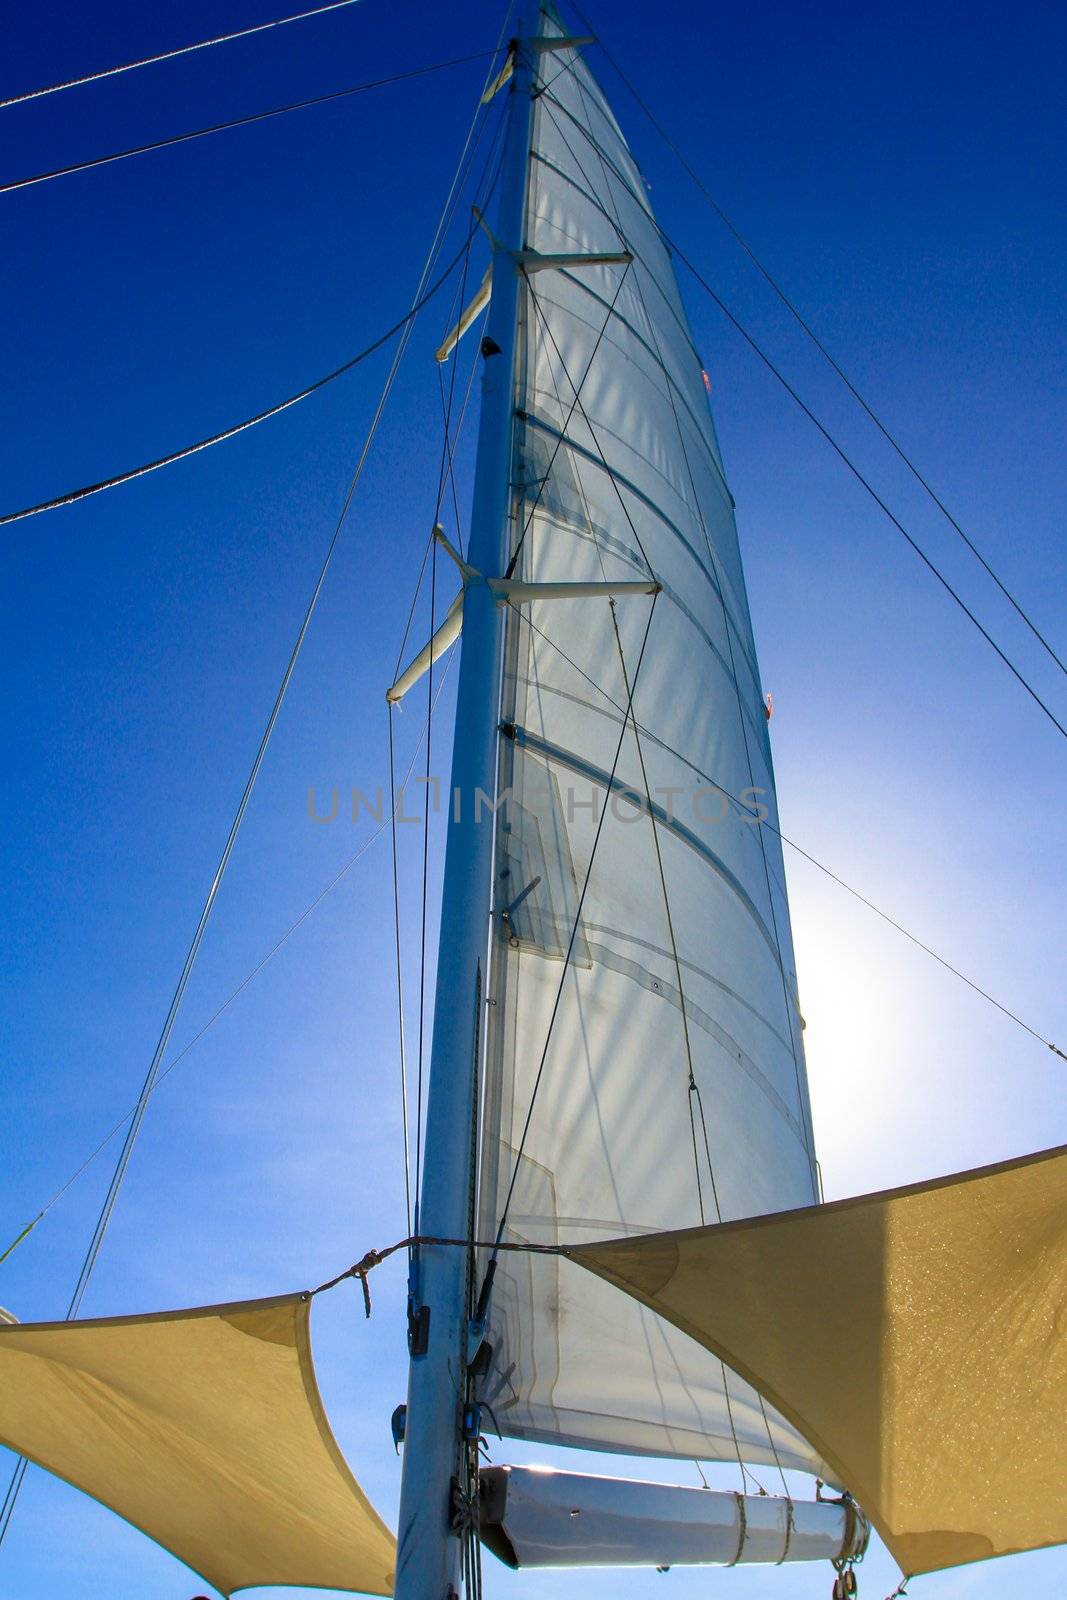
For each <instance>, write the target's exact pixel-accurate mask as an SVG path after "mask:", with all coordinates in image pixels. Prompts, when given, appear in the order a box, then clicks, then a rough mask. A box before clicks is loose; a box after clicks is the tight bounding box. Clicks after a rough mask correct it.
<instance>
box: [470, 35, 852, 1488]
mask: <svg viewBox="0 0 1067 1600" xmlns="http://www.w3.org/2000/svg"><path fill="white" fill-rule="evenodd" d="M540 31H541V34H542V35H546V34H547V35H558V34H559V32H560V29H559V25H558V23H557V22H556V21H555V20H554V18H553V17H552V16H551V15H550V14H548V15H546V14H545V13H542V18H541V24H540ZM542 67H543V81H544V82H545V84H546V85H547V87H545V88H544V90H543V92H542V93H540V94H539V95H538V96H537V98H536V100H535V112H534V123H533V127H534V134H533V141H532V149H531V152H530V165H529V180H528V201H527V204H528V211H527V244H528V247H529V250H530V251H532V252H537V253H538V254H539V255H541V256H551V257H555V258H557V259H556V262H555V263H553V264H552V265H551V266H550V267H549V265H548V263H543V264H542V263H540V262H539V261H538V260H537V257H536V256H531V257H529V258H528V259H527V262H526V273H525V276H524V281H523V285H522V290H521V309H520V330H521V339H520V356H519V363H518V367H519V371H518V375H517V393H516V406H515V424H514V462H515V479H516V489H515V495H514V501H513V507H512V538H511V549H512V575H513V576H514V577H515V578H516V579H519V580H522V581H524V582H526V581H528V582H560V581H569V582H585V581H592V582H610V583H618V582H624V581H631V582H632V581H633V580H635V579H638V578H646V579H647V578H649V577H651V578H654V579H655V580H656V582H657V583H658V584H659V585H660V591H659V593H658V594H656V595H655V596H654V598H652V599H649V598H647V597H641V598H639V597H636V596H634V595H630V594H627V595H625V596H622V597H619V598H616V599H614V600H608V599H606V598H602V597H600V598H592V599H591V598H586V599H568V600H558V599H549V598H544V599H540V598H539V599H534V600H532V601H524V602H523V603H522V604H521V605H519V604H513V605H510V606H509V608H508V614H507V621H506V644H505V666H504V688H503V704H502V726H503V729H504V737H503V738H502V739H501V758H500V771H499V787H500V795H499V796H498V798H499V799H501V801H502V803H501V804H500V809H499V811H498V817H497V839H496V880H495V885H494V894H495V903H494V939H493V956H492V970H491V974H490V987H489V1000H490V1005H489V1007H488V1016H489V1023H488V1046H487V1060H486V1069H485V1071H486V1083H485V1117H484V1135H483V1149H482V1163H481V1189H480V1201H479V1206H480V1229H481V1236H482V1237H483V1238H485V1237H487V1236H490V1237H491V1236H492V1234H493V1233H494V1232H495V1230H496V1227H497V1225H498V1223H499V1221H500V1218H501V1216H502V1215H503V1214H504V1213H505V1212H506V1224H505V1229H504V1237H505V1238H506V1239H511V1240H524V1241H533V1242H537V1243H544V1244H553V1245H555V1244H561V1245H572V1244H576V1243H578V1242H579V1241H595V1240H600V1239H608V1238H618V1237H620V1236H623V1235H636V1234H641V1233H646V1232H651V1231H658V1230H666V1229H674V1228H680V1227H686V1226H693V1225H697V1224H700V1223H702V1222H708V1223H711V1222H715V1221H716V1220H720V1219H722V1220H728V1219H733V1218H738V1217H743V1216H749V1215H754V1214H758V1213H763V1212H769V1211H778V1210H783V1209H787V1208H790V1207H795V1206H803V1205H807V1204H810V1203H811V1202H812V1201H813V1200H815V1199H816V1197H817V1196H816V1176H815V1157H814V1149H813V1144H812V1136H811V1120H810V1111H809V1104H808V1094H807V1084H806V1077H805V1068H804V1055H803V1045H802V1042H801V1020H800V1014H799V1010H798V1002H797V982H796V975H795V969H794V959H793V952H792V944H791V938H790V927H789V912H788V907H787V904H786V894H785V886H784V875H783V866H782V858H781V850H780V846H779V843H778V840H777V838H776V836H775V835H774V834H773V833H771V832H769V831H768V830H767V829H765V828H763V827H761V826H759V817H760V816H761V815H768V814H769V816H770V819H771V821H772V822H775V823H776V821H777V813H776V803H775V794H774V779H773V775H772V770H771V757H770V750H769V745H768V739H767V727H766V716H765V708H764V700H763V693H762V689H761V685H760V678H759V671H758V667H757V664H756V656H755V649H754V645H753V639H752V630H751V625H750V620H749V612H748V604H747V600H746V595H745V586H744V579H743V576H742V571H741V563H740V557H739V553H738V544H737V535H736V530H735V525H734V515H733V501H732V498H731V495H730V492H729V489H728V487H727V484H726V479H725V476H724V473H723V467H722V462H721V459H720V454H719V448H718V444H717V440H716V436H715V430H714V426H713V423H712V420H711V416H710V412H709V409H708V401H707V395H706V392H705V385H704V380H703V374H702V370H701V362H700V358H699V356H698V354H697V352H696V349H695V348H694V344H693V340H692V337H691V334H690V331H689V327H688V323H687V321H686V316H685V312H684V310H683V307H682V303H681V299H680V296H679V293H678V288H677V285H676V282H675V279H674V274H673V270H672V267H671V262H670V256H669V253H668V250H667V248H666V247H665V244H664V242H663V239H662V237H661V235H660V234H659V232H658V230H657V226H656V223H655V221H654V219H653V217H652V214H651V210H650V207H649V203H648V199H647V196H646V192H645V186H644V183H643V181H642V178H641V175H640V173H639V171H638V169H637V167H636V165H635V163H634V161H633V159H632V157H631V155H630V153H629V150H628V148H627V145H626V142H625V140H624V138H623V135H622V133H621V131H620V129H619V127H618V124H617V123H616V121H615V118H614V117H613V115H612V113H611V111H610V110H609V108H608V106H607V104H606V102H605V100H604V98H603V96H602V94H601V92H600V90H599V89H598V87H597V85H596V83H595V82H594V80H593V78H592V76H591V74H590V73H589V71H588V69H587V68H586V66H585V64H584V62H583V60H582V59H581V58H580V54H579V52H578V51H577V50H576V49H565V50H558V49H557V50H555V51H553V52H552V53H551V54H546V55H544V56H543V57H542ZM612 253H614V254H616V255H618V254H619V253H625V254H628V255H630V256H632V260H631V261H629V262H627V261H625V260H623V261H619V262H616V263H615V264H604V263H603V261H602V260H601V261H600V262H599V263H589V262H583V261H582V260H581V259H580V258H581V257H582V256H583V255H592V256H599V257H601V258H602V257H603V256H604V255H606V254H612ZM561 256H570V257H572V258H575V259H572V260H571V261H570V262H569V263H566V264H563V265H560V264H559V263H558V258H559V257H561ZM542 265H543V266H544V270H538V268H539V266H542ZM650 607H652V608H653V609H652V615H651V620H650ZM489 1342H490V1344H491V1345H492V1350H493V1356H492V1371H491V1374H490V1376H489V1379H488V1381H487V1385H486V1389H485V1392H486V1395H487V1397H488V1399H489V1400H490V1401H491V1403H492V1406H493V1409H494V1415H495V1417H496V1418H497V1420H498V1422H499V1424H500V1426H501V1428H502V1429H503V1430H504V1431H505V1432H506V1433H509V1434H511V1435H513V1436H520V1437H525V1438H536V1439H544V1440H548V1441H556V1442H561V1443H567V1444H573V1445H581V1446H591V1447H594V1448H602V1449H613V1450H619V1451H624V1452H644V1453H654V1454H657V1455H667V1456H694V1455H699V1456H704V1457H709V1458H722V1459H736V1458H737V1456H738V1454H740V1455H741V1456H743V1457H744V1458H745V1459H746V1460H750V1461H770V1462H774V1461H778V1462H780V1463H781V1464H782V1465H783V1466H787V1467H797V1468H801V1469H806V1470H811V1471H816V1472H817V1471H820V1470H824V1468H823V1463H822V1462H821V1461H820V1459H819V1457H818V1454H817V1453H816V1452H815V1451H814V1450H813V1448H812V1447H811V1446H810V1445H809V1444H808V1443H807V1442H806V1441H805V1440H804V1439H803V1438H801V1436H800V1435H799V1434H798V1433H797V1432H796V1430H795V1429H794V1428H793V1427H792V1426H791V1425H790V1424H789V1423H788V1422H787V1421H786V1420H785V1419H784V1418H783V1417H781V1416H779V1415H777V1414H776V1413H775V1412H774V1411H773V1410H772V1409H771V1408H770V1407H769V1406H768V1405H767V1404H765V1403H764V1402H763V1401H762V1400H761V1399H760V1397H759V1396H758V1395H757V1394H756V1392H755V1391H754V1390H753V1389H751V1388H750V1387H749V1386H748V1384H746V1383H745V1382H744V1381H743V1380H742V1379H741V1378H740V1377H738V1376H737V1375H736V1374H733V1373H731V1372H729V1371H728V1370H727V1369H725V1368H724V1367H723V1366H722V1364H721V1363H720V1362H719V1361H718V1360H717V1359H716V1358H714V1357H713V1356H711V1355H709V1353H708V1352H707V1351H706V1350H705V1349H702V1348H701V1347H700V1346H698V1345H697V1344H696V1343H695V1342H694V1341H693V1340H691V1339H689V1338H688V1337H687V1336H686V1335H684V1334H682V1333H680V1332H679V1331H678V1330H677V1329H676V1328H674V1327H672V1326H671V1325H670V1324H669V1323H667V1322H666V1321H664V1320H662V1319H661V1318H659V1317H658V1316H656V1315H655V1314H654V1313H653V1312H652V1311H651V1310H649V1309H648V1308H647V1307H645V1306H642V1305H639V1304H638V1303H637V1302H636V1301H633V1300H630V1299H629V1298H627V1297H625V1296H623V1295H621V1294H619V1293H618V1291H617V1290H615V1289H613V1288H611V1287H609V1286H608V1285H606V1284H603V1283H600V1282H597V1281H595V1280H593V1279H591V1278H590V1277H589V1276H588V1275H586V1274H583V1273H581V1272H580V1271H579V1270H578V1269H577V1268H576V1267H575V1266H574V1265H573V1264H572V1263H570V1262H569V1261H566V1260H560V1259H559V1258H557V1257H553V1256H541V1257H538V1256H536V1255H524V1254H510V1255H507V1256H505V1257H503V1258H501V1260H500V1262H499V1264H498V1270H497V1276H496V1283H495V1289H494V1293H493V1302H492V1316H491V1326H490V1332H489Z"/></svg>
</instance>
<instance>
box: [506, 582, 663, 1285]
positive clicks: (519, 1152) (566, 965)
mask: <svg viewBox="0 0 1067 1600" xmlns="http://www.w3.org/2000/svg"><path fill="white" fill-rule="evenodd" d="M658 599H659V591H658V590H657V592H656V593H655V594H653V596H652V604H651V605H650V606H649V608H648V620H647V621H646V623H645V631H644V636H643V638H642V640H641V649H640V651H639V652H638V656H637V664H636V666H635V667H634V675H633V683H632V685H631V687H630V692H629V694H628V695H627V702H626V714H625V715H624V717H623V725H622V731H621V733H620V734H619V739H618V743H617V745H616V747H615V758H614V760H613V761H612V764H611V772H610V774H609V778H608V787H609V788H610V787H611V784H612V783H614V781H615V774H616V771H617V769H618V765H619V761H620V759H621V757H622V747H623V743H624V741H625V738H626V727H627V720H628V716H629V715H630V714H632V708H633V698H634V694H635V693H636V691H637V684H638V680H639V678H640V676H641V667H642V664H643V663H644V659H645V649H646V647H647V645H648V635H649V632H650V630H651V627H652V618H653V617H654V616H655V614H656V601H657V600H658ZM508 604H509V605H510V604H511V602H510V601H508ZM607 814H608V808H607V806H605V807H604V808H603V810H602V811H601V813H600V816H599V818H598V819H597V825H596V832H595V833H594V835H593V845H592V849H591V850H590V852H589V861H588V864H587V866H586V869H585V877H584V879H583V881H582V892H581V894H580V895H579V896H578V904H577V906H576V907H575V912H574V919H573V922H572V925H571V932H570V938H569V939H568V940H567V949H566V953H565V954H564V957H563V971H562V973H561V974H560V980H559V983H558V985H557V986H556V997H555V1000H554V1001H553V1003H552V1010H551V1012H550V1014H549V1019H548V1029H547V1031H546V1034H545V1042H544V1047H543V1049H542V1051H541V1059H540V1061H539V1062H538V1066H537V1071H536V1073H535V1074H534V1082H533V1088H532V1089H531V1091H530V1103H529V1105H528V1106H527V1108H526V1119H525V1121H524V1123H523V1128H522V1135H521V1137H520V1139H519V1143H518V1147H517V1149H516V1151H515V1156H514V1160H513V1162H512V1169H511V1181H510V1183H509V1184H508V1187H507V1193H506V1194H505V1196H504V1205H503V1208H502V1210H501V1213H500V1222H499V1224H498V1226H497V1230H496V1244H495V1245H494V1247H493V1248H494V1254H495V1252H496V1250H498V1249H499V1248H500V1246H501V1241H502V1240H503V1237H504V1228H505V1227H506V1225H507V1220H508V1211H509V1210H510V1207H511V1201H512V1197H513V1195H514V1193H515V1184H516V1182H517V1181H518V1176H519V1168H520V1165H521V1162H522V1157H523V1153H524V1151H525V1149H526V1140H527V1138H528V1136H529V1132H530V1125H531V1123H532V1121H533V1112H534V1104H535V1102H536V1100H537V1091H538V1090H539V1089H540V1087H541V1079H542V1078H543V1077H544V1071H545V1062H546V1061H547V1060H548V1050H549V1046H550V1044H551V1043H552V1031H553V1029H554V1027H555V1023H556V1018H557V1016H558V1015H559V1007H560V1001H561V1000H562V999H563V990H564V987H565V985H566V982H567V974H568V972H570V971H571V956H572V954H573V952H574V941H575V939H576V938H577V936H578V929H579V927H580V925H581V919H582V907H583V906H584V905H585V897H586V894H587V893H588V890H589V881H590V879H591V877H592V875H593V866H594V863H595V861H596V853H597V846H598V844H599V843H600V835H601V833H602V832H603V829H604V818H605V817H606V816H607ZM487 1271H488V1268H487Z"/></svg>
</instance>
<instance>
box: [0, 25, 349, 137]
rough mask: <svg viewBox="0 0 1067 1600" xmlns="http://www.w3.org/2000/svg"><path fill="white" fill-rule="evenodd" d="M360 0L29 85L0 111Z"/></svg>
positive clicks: (4, 102) (1, 105)
mask: <svg viewBox="0 0 1067 1600" xmlns="http://www.w3.org/2000/svg"><path fill="white" fill-rule="evenodd" d="M358 3H359V0H331V4H329V5H325V6H315V8H314V9H313V10H311V11H297V12H295V13H294V14H293V15H292V16H290V17H276V18H275V19H274V20H273V21H272V22H257V23H256V24H255V25H254V26H253V27H251V28H239V29H237V30H236V31H235V32H233V33H220V34H218V35H217V36H216V37H215V38H214V39H198V40H197V41H196V43H195V44H183V45H179V46H178V47H177V48H176V49H174V50H163V51H161V52H160V53H159V54H158V55H154V56H143V57H142V58H141V60H140V61H125V62H123V63H122V65H121V66H117V67H103V68H102V69H101V70H100V71H99V72H87V73H85V74H84V75H83V76H82V77H80V78H68V79H67V80H66V81H65V82H64V83H50V84H48V85H47V86H46V87H45V88H43V89H27V90H26V92H25V93H24V94H13V95H8V97H7V99H6V100H0V111H4V110H6V108H7V107H8V106H21V105H25V104H26V102H27V100H40V99H42V98H43V96H45V95H49V94H61V93H62V92H63V90H64V89H80V88H81V86H82V85H83V84H86V83H99V82H100V81H101V79H103V78H117V77H118V76H119V75H120V74H121V73H123V72H135V71H136V70H137V68H138V67H154V66H155V65H156V64H157V62H160V61H173V60H174V59H175V57H177V56H187V55H191V54H192V53H193V52H194V51H197V50H208V49H210V48H211V46H212V45H216V44H230V43H231V41H232V40H234V39H247V38H249V37H250V36H251V35H252V34H253V33H267V32H269V31H270V29H272V28H285V27H288V25H289V23H291V22H306V21H307V19H308V18H309V17H321V16H323V15H324V14H325V13H326V12H327V11H343V10H344V9H345V8H346V7H347V6H353V5H357V4H358Z"/></svg>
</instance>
